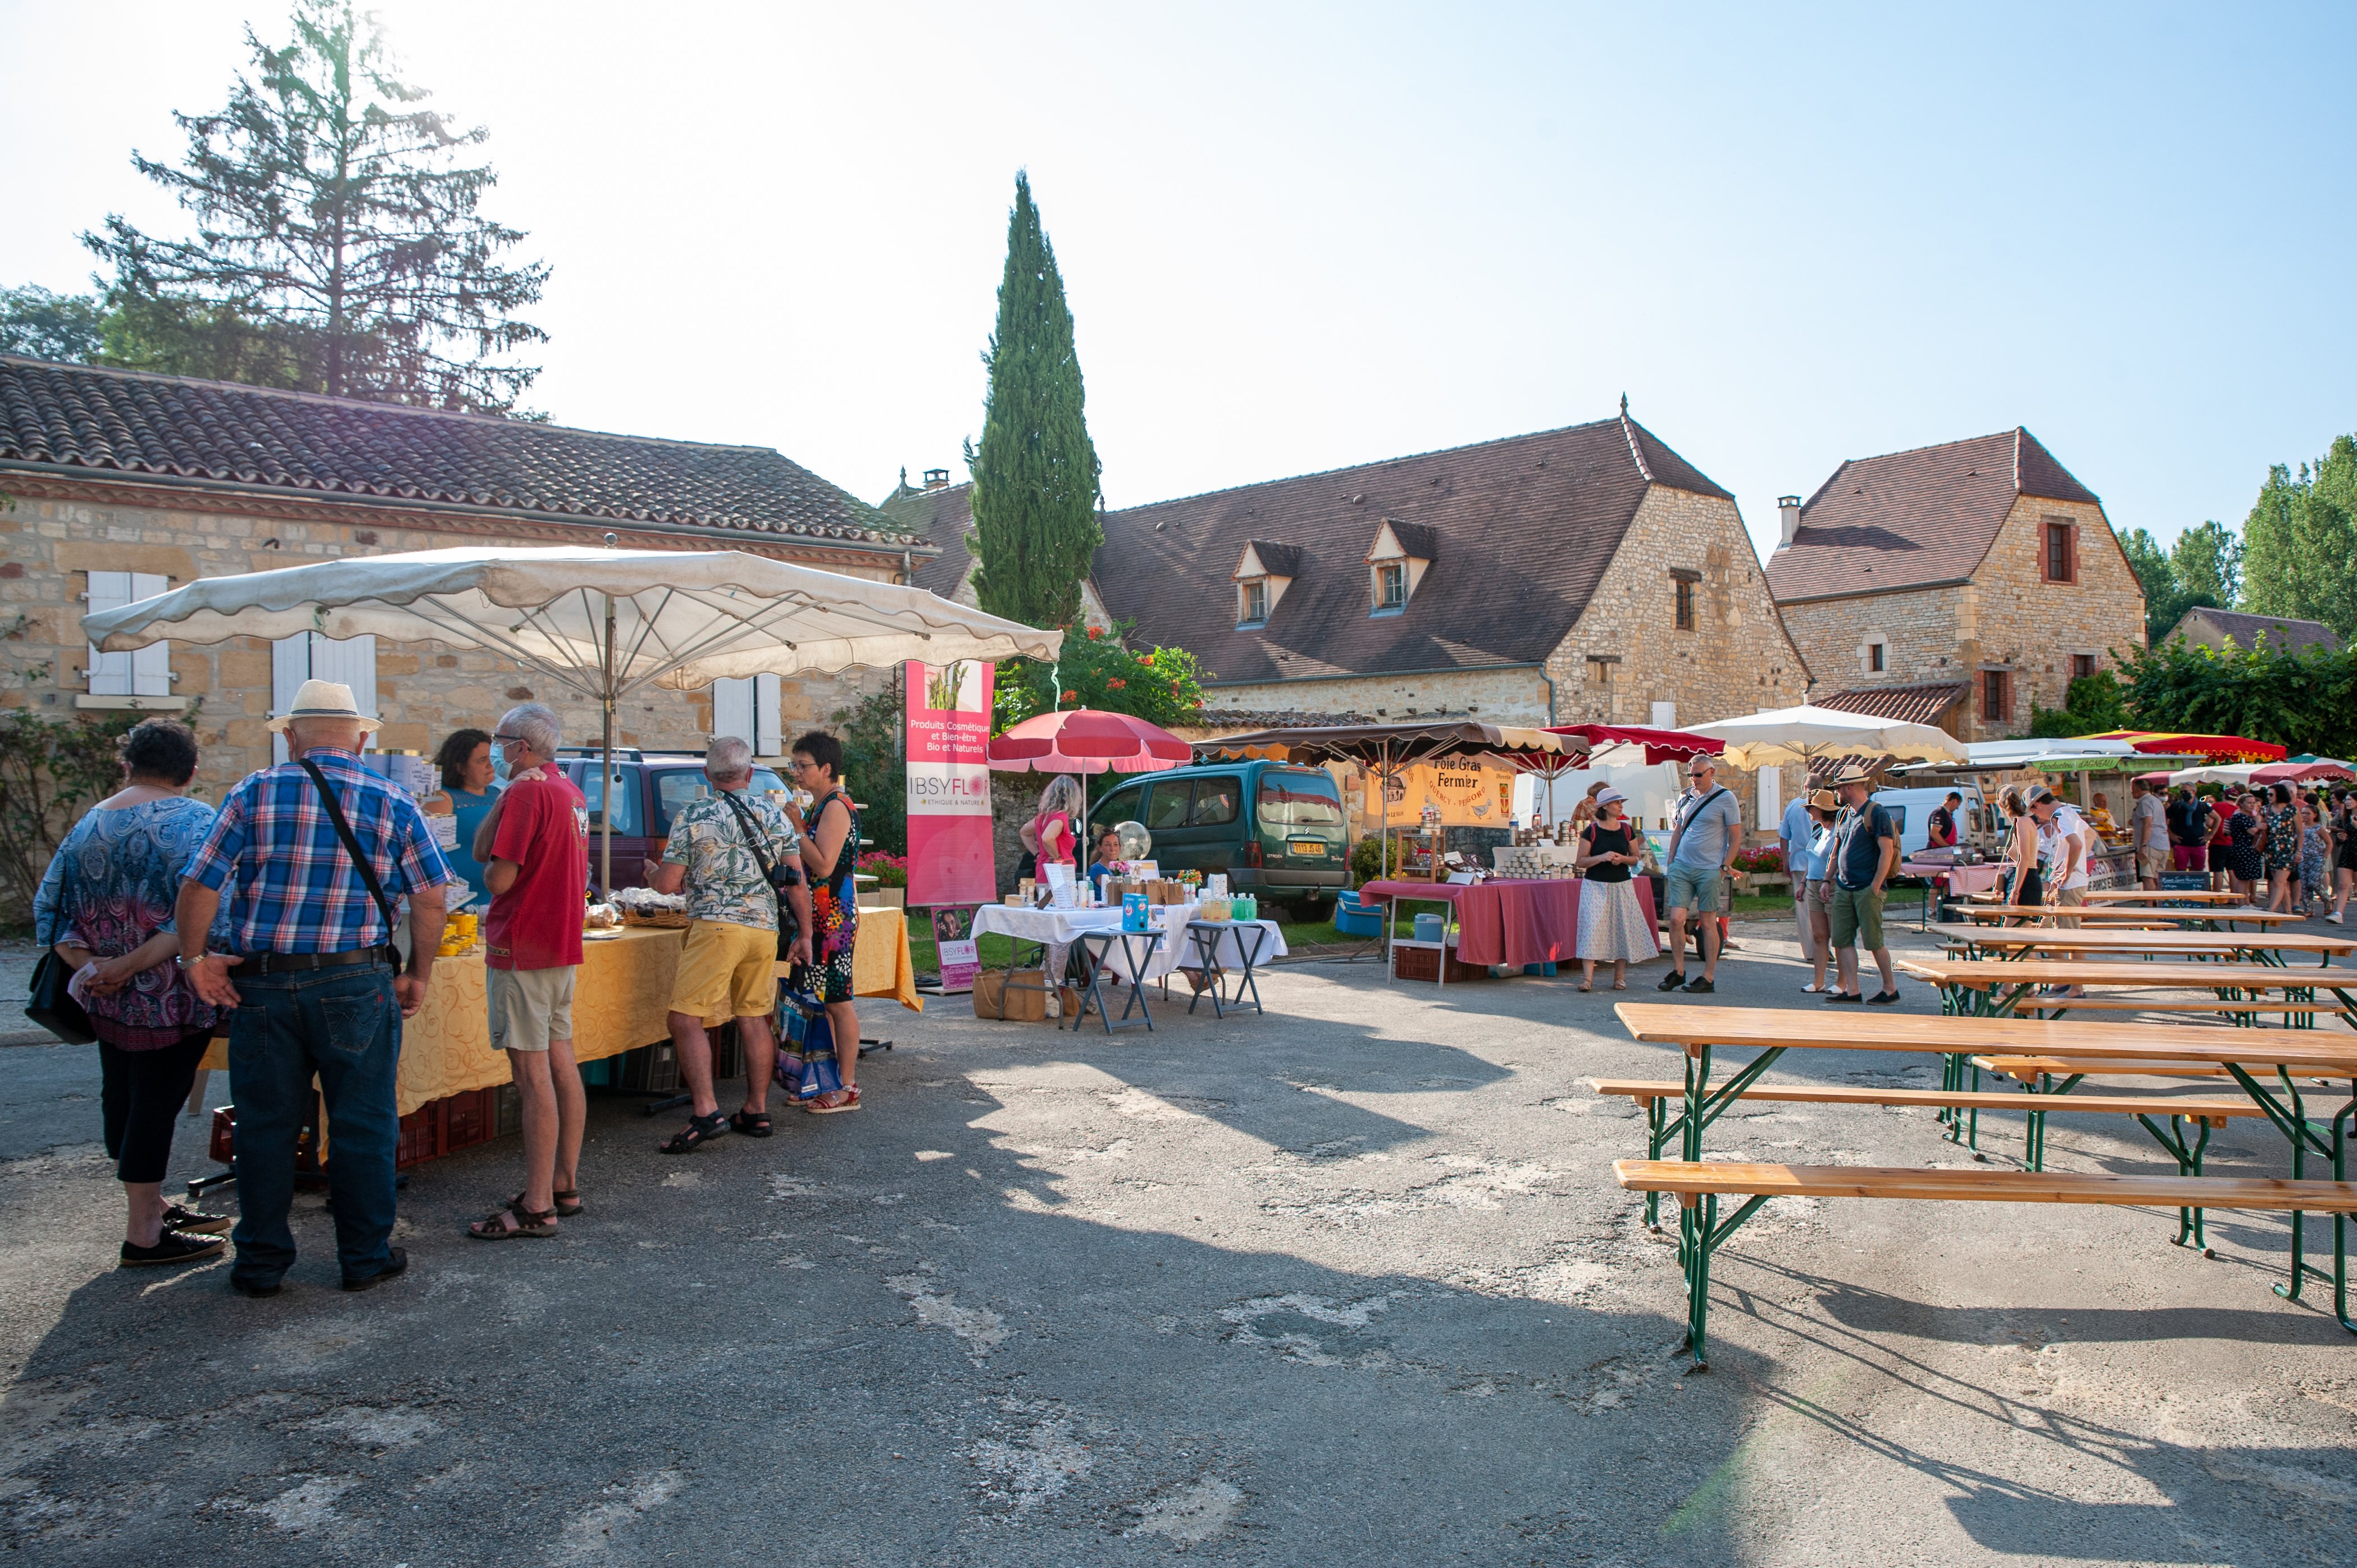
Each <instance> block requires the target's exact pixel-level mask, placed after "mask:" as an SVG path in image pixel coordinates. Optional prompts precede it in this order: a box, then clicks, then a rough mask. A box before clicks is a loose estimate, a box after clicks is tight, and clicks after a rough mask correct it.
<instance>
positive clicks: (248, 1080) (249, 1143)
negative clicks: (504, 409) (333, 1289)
mask: <svg viewBox="0 0 2357 1568" xmlns="http://www.w3.org/2000/svg"><path fill="white" fill-rule="evenodd" d="M230 979H231V983H232V984H234V985H235V986H236V987H237V990H238V995H239V997H240V999H241V1000H240V1003H239V1005H238V1007H237V1009H236V1010H235V1011H234V1012H232V1013H231V1015H230V1024H229V1084H230V1099H231V1101H232V1102H233V1103H234V1104H235V1105H236V1107H237V1207H238V1220H237V1229H236V1230H235V1232H234V1233H233V1236H232V1240H235V1241H236V1242H237V1263H236V1266H235V1267H234V1268H233V1269H232V1270H231V1274H232V1275H233V1277H234V1278H236V1279H237V1280H238V1281H239V1282H241V1283H246V1284H253V1285H270V1284H275V1283H277V1282H278V1276H279V1275H281V1274H283V1273H285V1272H286V1271H287V1270H288V1269H289V1268H291V1267H293V1266H294V1262H295V1233H294V1231H293V1230H290V1229H288V1227H287V1223H286V1211H287V1208H288V1207H289V1206H290V1205H292V1204H293V1202H294V1201H295V1147H296V1140H297V1138H298V1137H299V1135H300V1134H301V1133H302V1130H303V1122H304V1120H305V1118H306V1116H307V1114H308V1113H309V1111H310V1109H311V1079H312V1076H313V1075H314V1074H315V1073H316V1074H317V1076H318V1079H319V1088H320V1090H322V1091H323V1092H324V1093H325V1094H326V1095H327V1100H328V1127H327V1133H328V1159H327V1169H328V1195H329V1197H330V1200H331V1201H332V1204H333V1206H334V1209H335V1218H336V1258H337V1261H338V1262H340V1263H341V1264H342V1265H343V1271H344V1278H345V1279H347V1280H361V1279H366V1278H368V1277H369V1276H370V1275H371V1274H374V1273H378V1272H380V1271H381V1270H382V1269H383V1268H384V1266H385V1264H386V1263H388V1262H391V1261H392V1258H391V1254H390V1252H389V1251H388V1250H387V1247H386V1245H385V1243H386V1240H387V1239H388V1238H390V1237H391V1236H392V1234H393V1150H394V1147H395V1145H396V1144H398V1143H399V1142H400V1138H401V1117H400V1114H399V1112H397V1111H396V1110H395V1108H394V1102H393V1074H394V1070H395V1069H396V1068H397V1067H398V1066H399V1064H400V1060H401V1006H400V1004H398V1003H397V1002H395V1001H394V1000H393V972H392V971H391V970H390V969H387V968H386V967H385V966H384V965H382V964H355V965H352V966H350V967H349V968H344V969H322V970H307V971H297V972H293V973H289V974H271V975H240V974H239V973H238V972H237V971H236V970H235V969H234V968H232V969H231V971H230Z"/></svg>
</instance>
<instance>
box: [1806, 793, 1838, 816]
mask: <svg viewBox="0 0 2357 1568" xmlns="http://www.w3.org/2000/svg"><path fill="white" fill-rule="evenodd" d="M1809 804H1810V805H1812V806H1814V807H1815V808H1816V809H1817V810H1818V811H1840V810H1841V797H1840V796H1839V795H1836V794H1835V793H1834V792H1833V791H1832V790H1830V789H1818V790H1815V791H1813V792H1812V793H1811V794H1810V796H1809Z"/></svg>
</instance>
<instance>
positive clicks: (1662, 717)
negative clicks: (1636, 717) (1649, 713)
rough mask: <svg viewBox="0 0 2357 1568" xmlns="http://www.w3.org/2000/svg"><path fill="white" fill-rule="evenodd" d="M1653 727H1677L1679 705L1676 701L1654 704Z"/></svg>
mask: <svg viewBox="0 0 2357 1568" xmlns="http://www.w3.org/2000/svg"><path fill="white" fill-rule="evenodd" d="M1653 727H1654V728H1655V729H1675V728H1677V727H1678V705H1677V704H1676V703H1654V704H1653Z"/></svg>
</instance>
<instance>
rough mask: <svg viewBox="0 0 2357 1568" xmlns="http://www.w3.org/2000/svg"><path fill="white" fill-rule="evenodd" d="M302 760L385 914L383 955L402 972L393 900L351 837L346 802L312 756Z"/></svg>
mask: <svg viewBox="0 0 2357 1568" xmlns="http://www.w3.org/2000/svg"><path fill="white" fill-rule="evenodd" d="M299 760H300V761H301V762H302V764H303V771H304V772H306V773H307V774H309V775H310V776H311V782H312V783H314V784H317V786H318V787H319V800H320V803H321V804H323V805H325V806H326V807H327V808H328V821H329V822H333V823H334V824H335V826H336V836H337V837H338V838H339V839H341V840H343V841H344V853H345V854H348V855H350V856H351V857H352V865H354V866H355V867H356V868H357V869H358V870H359V872H360V874H361V881H362V882H364V883H366V884H367V885H368V890H369V897H371V898H373V899H375V900H376V907H377V910H378V912H379V913H381V914H382V915H383V916H384V956H385V959H386V961H388V962H390V963H391V964H392V965H393V973H394V974H395V975H398V974H400V973H401V950H400V949H399V948H398V947H396V946H394V945H393V932H394V930H395V929H398V928H397V927H396V925H395V923H394V921H393V900H392V899H390V898H388V897H385V896H384V884H382V882H379V881H378V880H377V879H376V868H375V867H374V866H371V865H369V863H368V856H366V855H364V854H361V841H360V840H358V839H356V838H354V837H352V825H351V824H350V822H346V821H344V807H343V802H341V801H340V800H337V799H336V792H335V791H334V790H333V789H328V776H327V775H326V774H324V773H322V772H320V771H319V765H318V764H317V763H316V762H313V761H312V760H311V759H310V758H309V757H302V758H300V759H299Z"/></svg>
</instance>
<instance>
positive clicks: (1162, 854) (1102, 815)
mask: <svg viewBox="0 0 2357 1568" xmlns="http://www.w3.org/2000/svg"><path fill="white" fill-rule="evenodd" d="M1089 820H1090V821H1091V822H1099V823H1111V822H1143V823H1145V824H1146V832H1150V833H1152V834H1153V835H1154V858H1155V860H1156V861H1157V863H1159V864H1160V865H1161V866H1162V868H1163V869H1164V870H1165V871H1185V870H1188V869H1190V868H1191V869H1193V870H1196V871H1200V872H1201V873H1203V874H1204V875H1207V876H1208V875H1211V874H1212V873H1213V872H1225V873H1226V874H1227V877H1228V889H1229V891H1230V892H1232V893H1250V894H1253V895H1254V896H1255V897H1260V898H1263V899H1265V900H1267V901H1269V902H1272V903H1281V904H1286V905H1290V906H1292V907H1293V908H1295V909H1296V910H1297V911H1298V912H1300V913H1301V914H1303V915H1305V916H1318V915H1322V914H1325V913H1328V912H1329V911H1330V910H1331V908H1332V907H1333V900H1334V897H1335V895H1336V894H1338V893H1340V891H1341V890H1342V883H1343V880H1344V876H1345V874H1346V873H1347V872H1348V871H1349V869H1350V867H1349V860H1350V854H1349V851H1350V834H1349V831H1348V829H1347V828H1346V827H1345V825H1344V823H1343V821H1342V796H1341V792H1340V790H1338V789H1335V788H1334V779H1333V776H1332V775H1331V774H1329V773H1328V772H1327V771H1326V770H1325V769H1324V768H1297V767H1295V766H1293V765H1291V764H1289V763H1283V762H1222V763H1209V764H1201V765H1197V766H1192V767H1187V768H1172V769H1170V771H1168V773H1151V774H1148V775H1146V777H1145V778H1143V779H1136V780H1134V781H1133V782H1131V783H1127V784H1124V785H1123V786H1122V787H1121V788H1119V789H1114V790H1113V791H1111V792H1110V793H1108V794H1107V795H1105V797H1104V798H1103V800H1099V801H1097V802H1096V804H1094V805H1092V806H1091V807H1090V808H1089Z"/></svg>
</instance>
